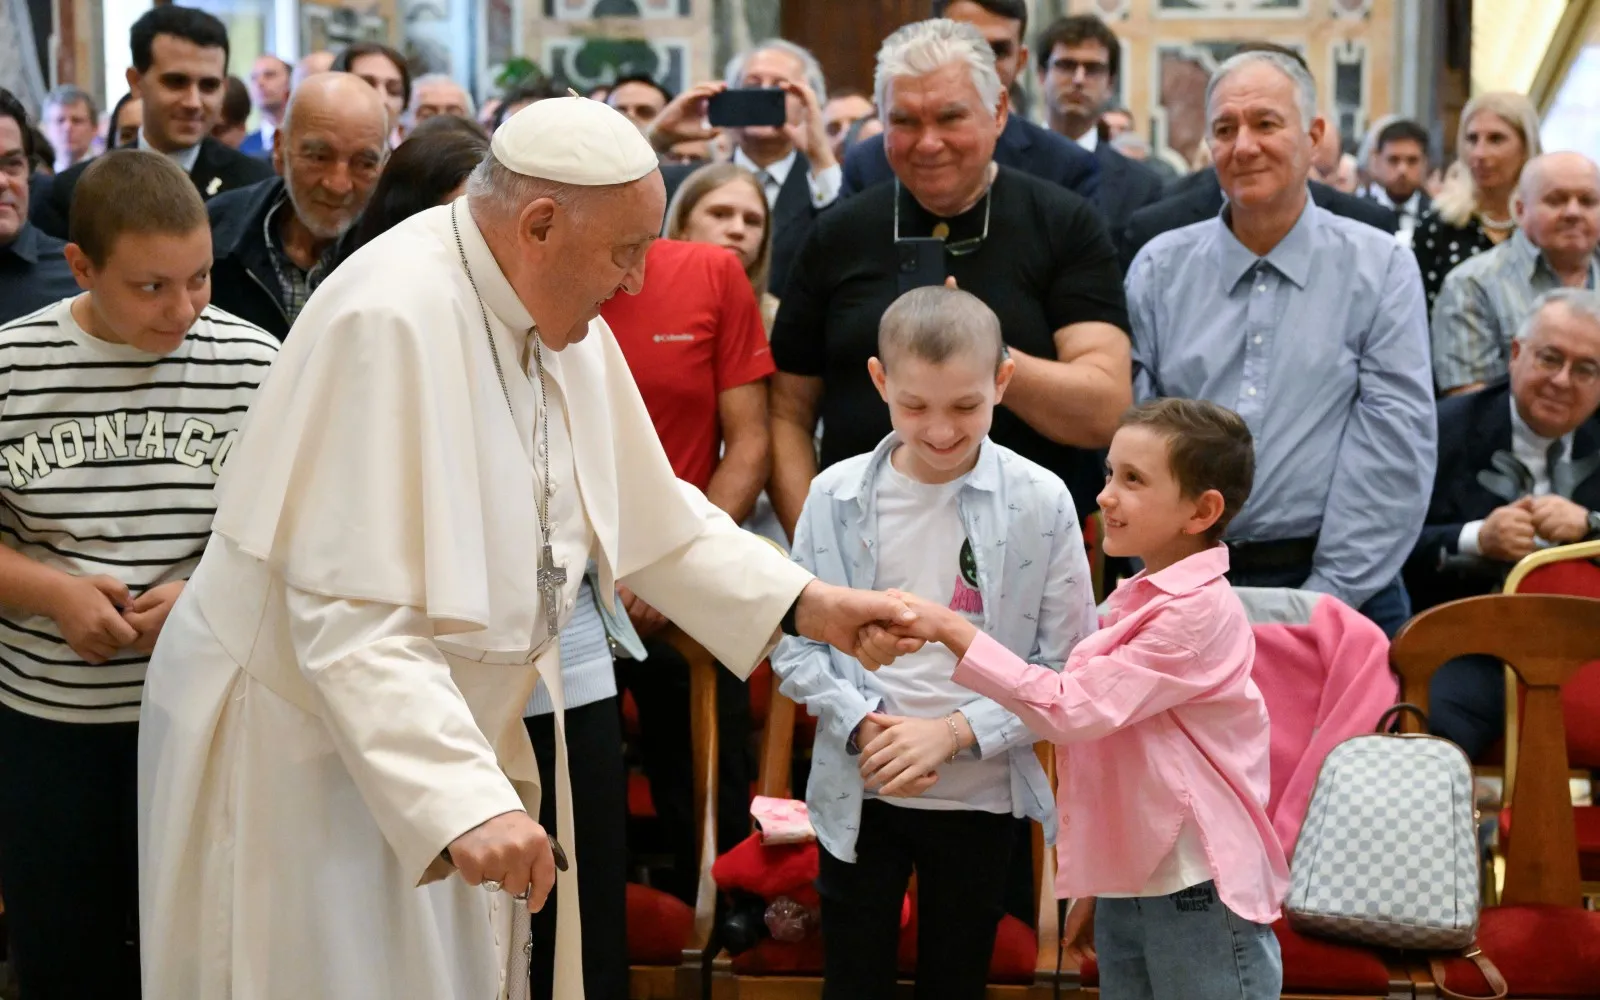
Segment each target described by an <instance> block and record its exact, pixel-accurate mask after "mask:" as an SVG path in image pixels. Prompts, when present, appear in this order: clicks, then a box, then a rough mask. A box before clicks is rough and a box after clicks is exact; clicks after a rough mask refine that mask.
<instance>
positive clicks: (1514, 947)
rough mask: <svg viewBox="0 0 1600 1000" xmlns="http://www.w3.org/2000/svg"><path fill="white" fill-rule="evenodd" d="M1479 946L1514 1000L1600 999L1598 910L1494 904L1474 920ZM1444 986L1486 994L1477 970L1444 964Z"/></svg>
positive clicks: (1469, 965) (1486, 986) (1464, 962)
mask: <svg viewBox="0 0 1600 1000" xmlns="http://www.w3.org/2000/svg"><path fill="white" fill-rule="evenodd" d="M1478 946H1479V947H1481V948H1482V949H1483V953H1484V954H1485V955H1487V956H1488V957H1489V960H1490V961H1492V962H1493V963H1494V964H1495V967H1496V968H1498V969H1499V970H1500V974H1501V975H1503V976H1505V977H1506V984H1507V985H1508V986H1510V987H1511V994H1510V995H1511V996H1513V997H1542V998H1552V1000H1554V998H1561V1000H1568V998H1574V997H1582V998H1588V1000H1593V998H1596V997H1600V912H1595V911H1592V910H1580V909H1578V908H1576V907H1571V906H1496V907H1491V908H1490V909H1487V910H1484V911H1483V915H1482V917H1481V918H1480V919H1479V922H1478ZM1444 978H1445V982H1444V985H1446V986H1448V987H1449V988H1450V989H1452V990H1454V991H1455V992H1457V993H1465V994H1468V995H1474V996H1489V995H1490V993H1489V984H1488V983H1486V982H1484V980H1483V975H1482V974H1481V973H1479V972H1478V967H1477V966H1475V965H1473V964H1472V963H1471V962H1469V961H1467V960H1466V959H1464V958H1456V959H1452V960H1450V962H1448V963H1447V964H1446V965H1445V977H1444Z"/></svg>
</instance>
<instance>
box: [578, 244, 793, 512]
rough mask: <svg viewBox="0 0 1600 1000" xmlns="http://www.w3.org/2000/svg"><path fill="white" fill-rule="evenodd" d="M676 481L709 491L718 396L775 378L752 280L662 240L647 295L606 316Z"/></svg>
mask: <svg viewBox="0 0 1600 1000" xmlns="http://www.w3.org/2000/svg"><path fill="white" fill-rule="evenodd" d="M600 315H601V316H603V317H604V318H605V321H606V323H607V324H609V325H610V327H611V330H612V332H613V333H615V334H616V336H617V343H618V344H619V345H621V347H622V355H623V357H625V358H627V359H628V367H629V368H630V369H631V370H632V371H633V378H634V381H635V382H637V383H639V393H640V394H641V395H642V396H644V405H645V408H646V409H647V410H649V411H650V420H651V422H652V423H654V424H655V425H656V434H657V435H658V436H659V437H660V438H661V446H662V447H663V448H665V449H666V452H667V458H668V459H669V460H671V462H672V471H673V472H674V473H676V474H677V476H678V478H679V479H682V480H684V481H685V482H689V483H692V484H694V485H695V486H697V487H699V488H700V489H701V490H704V489H705V488H706V487H707V486H709V485H710V484H711V473H712V471H713V470H714V469H716V467H717V457H718V455H719V453H720V452H721V449H722V421H721V419H720V418H719V417H718V415H717V394H718V393H721V392H724V391H726V390H728V389H733V388H736V387H738V386H741V385H747V384H749V383H751V382H754V381H756V380H757V379H763V378H766V377H767V376H769V375H771V374H772V372H773V365H772V351H771V349H770V348H769V347H768V346H767V334H766V330H764V329H763V328H762V326H761V308H760V306H758V305H757V304H756V296H755V292H754V291H753V290H752V289H751V288H750V279H749V278H747V277H745V273H744V267H743V266H742V265H741V264H740V263H739V258H738V257H737V256H735V255H734V253H733V252H732V251H731V250H726V249H724V248H722V247H719V246H713V245H711V244H709V243H685V242H682V241H679V240H657V241H656V242H655V243H654V244H653V245H652V246H651V247H650V251H649V256H647V257H646V258H645V281H644V288H643V290H642V291H640V292H639V294H638V295H626V294H623V295H617V296H616V297H614V298H613V299H612V300H611V301H610V302H607V303H606V304H605V305H604V306H602V307H601V309H600Z"/></svg>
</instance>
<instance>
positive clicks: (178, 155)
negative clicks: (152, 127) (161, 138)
mask: <svg viewBox="0 0 1600 1000" xmlns="http://www.w3.org/2000/svg"><path fill="white" fill-rule="evenodd" d="M139 148H140V149H142V150H144V151H145V152H147V153H159V152H161V151H160V150H159V149H157V148H155V147H154V146H152V145H150V143H148V142H146V141H145V137H144V129H142V128H141V129H139ZM166 157H167V159H169V160H171V161H172V162H173V163H176V164H177V165H178V166H180V167H182V168H183V172H184V173H186V174H191V173H194V165H195V161H197V160H199V159H200V143H198V142H197V143H195V144H194V145H193V146H190V147H189V148H187V149H177V150H173V151H172V152H170V153H167V154H166Z"/></svg>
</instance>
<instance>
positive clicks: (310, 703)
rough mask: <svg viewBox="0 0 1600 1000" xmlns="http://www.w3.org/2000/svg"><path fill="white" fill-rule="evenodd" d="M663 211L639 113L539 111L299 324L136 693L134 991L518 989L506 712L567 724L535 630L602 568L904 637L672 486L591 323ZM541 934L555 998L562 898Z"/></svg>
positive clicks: (510, 719) (869, 600)
mask: <svg viewBox="0 0 1600 1000" xmlns="http://www.w3.org/2000/svg"><path fill="white" fill-rule="evenodd" d="M664 204H665V195H664V190H663V185H662V180H661V175H660V173H659V172H658V171H657V170H656V157H655V155H654V153H653V152H652V151H651V149H650V146H649V144H648V143H647V142H646V141H645V140H644V139H643V137H641V136H640V134H639V132H638V131H637V130H636V129H635V128H634V126H633V125H631V124H630V123H629V122H628V121H627V120H626V119H625V118H623V117H622V116H621V115H620V114H618V113H617V112H615V111H613V110H611V109H610V108H608V107H606V106H605V105H602V104H598V103H596V102H593V101H589V100H585V99H581V98H576V97H573V98H561V99H556V100H546V101H541V102H538V103H536V104H533V105H531V106H530V107H528V108H527V109H525V110H523V111H521V112H519V113H518V114H517V115H516V116H514V117H513V118H512V119H511V120H510V121H509V122H507V123H506V125H504V126H503V127H502V128H501V129H500V130H499V131H498V132H497V133H496V134H495V136H494V140H493V146H492V153H491V155H490V157H489V159H488V160H487V161H486V162H485V163H484V165H483V166H481V167H479V169H478V170H477V171H476V172H475V173H474V174H473V176H472V179H471V181H470V183H469V185H468V189H467V194H466V195H465V196H463V197H462V198H459V199H457V200H456V201H455V202H454V204H451V205H448V206H441V207H439V208H435V209H431V210H429V211H426V212H423V213H422V214H420V215H418V216H415V217H413V218H412V219H410V220H408V221H406V222H404V223H402V224H401V225H399V226H397V227H396V228H395V229H393V230H392V231H390V232H389V233H388V234H386V235H384V236H382V237H381V238H379V239H378V240H376V241H374V242H373V243H371V244H370V245H368V246H367V247H365V248H364V249H362V250H361V251H360V252H359V253H357V254H356V255H355V256H354V257H352V258H351V259H350V260H349V261H347V262H346V263H345V264H343V265H342V266H341V267H340V268H339V269H338V270H337V271H336V272H335V273H334V274H333V275H331V276H330V277H329V279H328V280H327V281H326V282H325V283H324V284H323V285H322V286H321V288H319V289H318V291H317V293H316V294H315V295H314V296H313V297H312V299H311V301H310V303H309V304H308V305H307V307H306V309H305V311H304V312H303V313H302V314H301V315H300V318H299V321H298V322H297V323H296V324H295V326H294V330H293V332H292V334H291V335H290V336H289V338H288V339H287V341H286V342H285V344H284V349H283V351H282V353H281V354H280V355H279V356H278V360H277V362H276V363H275V364H274V365H273V368H272V371H271V373H270V375H269V376H268V378H267V380H266V382H265V383H264V385H263V386H262V389H261V391H260V393H259V395H258V396H257V397H256V402H255V405H254V407H253V408H252V410H251V413H250V415H249V419H248V422H247V424H246V426H245V429H244V432H243V434H242V435H241V437H240V438H239V439H238V442H237V444H236V445H235V446H234V448H233V452H232V455H231V457H230V459H229V462H228V466H227V472H226V474H225V475H224V476H223V478H222V481H221V483H220V485H219V487H218V493H219V496H218V500H219V503H218V507H217V515H216V522H215V525H214V533H213V535H212V537H211V542H210V545H209V547H208V548H207V549H206V553H205V557H204V559H202V561H201V563H200V566H199V568H198V569H197V570H196V571H195V574H194V577H193V578H192V579H191V580H190V582H189V585H188V587H187V588H185V590H184V593H183V597H182V598H181V599H180V600H179V602H178V603H177V605H176V607H175V608H174V609H173V612H172V615H171V617H170V618H169V619H168V620H167V623H166V628H165V630H164V631H163V633H162V635H161V641H160V644H159V645H158V646H157V648H156V651H155V656H154V658H153V659H152V660H151V662H150V669H149V675H148V679H147V681H146V683H145V699H144V708H143V713H142V715H141V718H140V734H139V818H140V828H139V855H140V858H139V860H140V893H141V909H142V914H141V917H142V919H141V928H142V948H143V967H144V995H145V996H146V997H150V998H157V1000H224V998H227V1000H366V998H373V1000H380V998H381V1000H409V998H416V1000H492V998H497V997H506V996H508V995H509V996H520V995H523V994H524V993H525V992H526V989H527V984H526V972H525V969H526V959H525V956H524V955H523V954H522V952H523V948H522V947H521V945H522V943H523V941H525V939H526V932H525V930H524V929H523V928H525V927H526V923H527V916H526V914H527V910H528V909H530V908H532V909H536V908H538V907H539V906H540V905H542V903H543V901H544V898H545V896H546V894H547V893H548V892H549V891H550V888H551V885H552V884H553V883H554V882H555V881H556V879H557V877H558V876H557V873H556V871H555V868H556V862H555V854H554V850H553V845H552V842H551V839H550V838H549V837H548V836H547V834H546V832H545V830H544V829H543V828H542V827H540V826H539V824H538V823H537V822H535V820H534V819H533V818H532V817H533V816H537V815H538V800H539V795H540V789H539V788H538V783H537V780H538V779H537V775H538V771H537V769H536V767H535V762H534V759H533V752H532V749H531V747H530V745H529V743H528V737H527V734H526V731H525V730H524V728H523V725H522V708H523V706H524V705H525V704H526V703H527V700H528V696H529V695H530V693H531V692H532V691H533V688H534V686H535V684H536V683H537V682H539V681H542V682H543V683H545V684H546V685H548V686H549V688H550V690H551V694H552V696H553V700H554V703H555V705H556V706H557V711H556V718H557V733H558V734H561V733H562V732H563V730H562V729H561V710H560V706H561V704H562V701H561V684H560V668H559V655H558V653H557V650H556V648H555V639H554V636H555V635H556V634H557V632H558V631H559V627H560V625H561V624H562V622H563V621H564V620H565V618H566V616H567V615H568V613H569V612H570V611H571V610H572V606H573V598H574V595H575V594H576V592H577V589H578V584H579V579H580V577H581V575H582V571H583V567H584V565H585V563H586V562H587V561H588V560H589V559H590V558H591V557H593V558H595V559H596V560H597V561H598V564H599V567H600V574H601V586H602V588H603V592H606V593H610V592H612V590H613V587H614V584H615V581H618V580H621V581H624V582H625V583H626V584H627V586H628V587H630V588H632V589H633V591H634V592H636V593H637V594H639V596H640V597H642V598H644V599H645V600H646V601H648V602H649V603H650V604H651V605H652V606H654V607H656V608H659V609H660V610H661V611H662V612H663V613H665V614H666V615H668V616H669V617H670V618H671V619H672V620H673V621H675V622H676V623H678V624H679V625H680V626H681V627H682V628H683V629H684V630H685V631H686V632H688V633H689V634H690V635H691V636H693V637H695V638H696V639H697V640H698V641H700V642H701V643H703V644H704V645H705V646H706V647H707V648H708V649H709V650H711V652H712V653H714V654H715V655H716V657H717V659H718V660H720V661H721V662H722V663H725V664H727V665H728V666H729V668H730V669H732V670H734V671H735V672H736V673H738V674H740V675H741V676H744V675H746V674H748V672H749V671H750V670H751V669H752V668H753V667H754V666H755V664H756V663H757V662H759V661H760V659H761V658H762V657H763V656H764V655H765V654H766V652H767V651H768V649H769V648H770V647H771V646H772V645H773V643H774V642H775V641H776V637H777V631H778V626H779V624H780V621H781V622H782V623H784V625H785V626H786V627H790V628H793V629H794V630H795V631H797V632H799V633H801V634H805V635H809V636H811V637H813V638H816V639H820V640H824V641H828V642H832V643H834V644H835V645H837V646H840V647H841V648H843V649H847V650H855V651H857V652H858V653H860V654H861V655H863V656H864V657H876V658H877V659H878V660H880V661H881V660H882V659H884V658H885V656H888V657H890V658H892V655H893V652H894V650H892V649H891V650H887V651H883V650H880V649H879V648H878V647H879V646H880V645H881V644H882V643H883V642H884V641H885V640H884V639H883V638H882V636H883V632H882V630H881V629H877V628H874V627H873V623H876V622H883V621H889V620H892V619H894V618H896V617H897V616H906V615H909V614H910V612H908V611H906V610H905V607H904V605H902V604H901V603H900V602H898V601H896V600H893V599H891V598H889V597H887V596H885V595H882V594H873V593H866V592H860V591H851V590H845V589H842V588H836V587H830V586H828V585H826V584H823V583H821V582H819V581H816V580H814V579H812V578H811V577H810V576H809V575H808V574H806V573H805V572H804V571H802V570H800V569H799V568H797V567H795V566H794V565H793V564H791V563H789V562H788V561H787V560H785V559H784V558H783V557H782V556H781V555H779V554H778V553H777V552H776V551H775V550H773V548H772V547H771V546H770V545H768V544H767V543H766V542H764V541H762V540H761V539H759V538H756V537H755V536H753V535H749V534H746V533H745V532H743V531H740V530H739V529H738V528H737V527H736V526H735V525H734V524H733V523H732V522H731V521H729V520H728V519H727V518H726V517H725V516H724V515H723V514H722V513H721V512H720V511H718V510H717V509H716V508H714V507H712V506H711V505H710V504H709V503H707V502H706V500H705V498H704V497H702V496H701V495H700V494H699V493H698V492H696V491H695V490H694V489H693V488H691V487H689V486H686V485H684V484H682V483H680V482H679V481H677V480H676V479H674V478H673V475H672V469H671V467H670V466H669V465H668V463H667V459H666V456H665V455H664V454H663V453H662V450H661V447H660V445H659V443H658V442H657V440H656V436H655V432H654V430H653V428H652V426H651V423H650V418H649V416H648V414H647V413H646V412H645V408H644V405H643V403H642V402H641V401H640V398H639V394H638V390H637V389H636V388H635V386H634V383H633V379H632V377H631V376H630V375H629V373H628V368H627V366H626V364H625V363H624V361H623V357H622V354H621V352H620V351H619V350H618V348H617V344H616V341H615V339H614V338H613V337H612V334H611V332H610V330H608V329H607V328H606V325H605V323H604V322H603V321H602V320H600V319H599V318H598V316H599V310H600V304H601V303H602V302H604V301H605V300H606V299H608V298H610V297H611V296H612V295H613V294H615V293H617V292H618V291H625V292H629V293H635V292H637V291H638V290H639V288H640V286H641V284H642V282H643V280H644V261H645V251H646V249H647V248H648V247H649V245H650V242H651V241H652V240H653V239H654V238H655V236H656V234H657V233H658V232H659V230H660V227H661V219H662V213H663V208H664ZM863 644H864V645H863ZM907 648H910V647H909V646H907V645H905V644H902V645H901V647H900V649H901V651H904V650H905V649H907ZM561 746H562V741H561V740H558V753H557V757H558V761H557V768H556V771H557V774H558V775H559V776H560V777H559V779H558V781H557V789H556V795H557V816H558V823H557V827H558V830H557V833H558V839H559V840H560V841H561V844H562V846H563V847H565V849H566V853H567V854H568V855H570V860H571V862H572V864H571V867H570V868H569V870H567V871H564V872H562V873H561V874H560V875H559V879H560V884H561V886H562V893H563V895H564V897H565V898H566V899H568V900H576V898H577V895H576V885H575V883H574V879H575V877H576V871H577V865H578V863H580V862H581V859H582V855H583V845H582V844H574V843H573V842H572V841H571V815H572V812H571V803H570V795H569V789H568V788H567V785H566V762H565V760H564V759H563V757H562V755H563V754H564V749H560V748H561ZM67 874H70V873H67ZM486 890H497V891H486ZM524 899H525V900H526V902H525V903H524V902H521V901H520V900H524ZM557 923H558V927H557V932H556V936H557V941H556V947H557V954H558V955H560V956H562V959H561V960H560V964H559V966H558V969H557V973H556V986H555V989H556V996H557V997H558V998H562V1000H571V998H578V997H581V996H582V993H583V986H582V982H581V974H580V972H579V961H578V954H579V940H580V939H579V927H578V908H577V906H575V905H566V906H562V907H561V908H560V911H559V916H558V921H557Z"/></svg>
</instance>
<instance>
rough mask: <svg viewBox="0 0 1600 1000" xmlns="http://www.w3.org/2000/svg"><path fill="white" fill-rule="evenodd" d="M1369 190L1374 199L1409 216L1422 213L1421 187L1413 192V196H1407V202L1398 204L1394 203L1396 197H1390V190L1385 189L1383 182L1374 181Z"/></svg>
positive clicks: (1414, 216)
mask: <svg viewBox="0 0 1600 1000" xmlns="http://www.w3.org/2000/svg"><path fill="white" fill-rule="evenodd" d="M1367 191H1368V193H1369V195H1370V196H1371V198H1372V200H1373V201H1375V202H1377V203H1378V204H1380V205H1382V206H1383V207H1384V208H1387V209H1392V210H1393V211H1396V212H1399V213H1400V214H1401V215H1405V216H1409V217H1411V218H1413V219H1415V218H1416V217H1417V216H1419V215H1421V214H1422V189H1421V188H1418V189H1417V190H1415V191H1413V192H1411V197H1409V198H1407V199H1406V200H1405V202H1404V203H1403V204H1400V205H1396V204H1395V203H1394V199H1393V198H1391V197H1389V192H1387V191H1385V190H1384V189H1383V185H1382V184H1379V183H1377V182H1373V184H1372V186H1371V187H1369V188H1368V189H1367Z"/></svg>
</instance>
